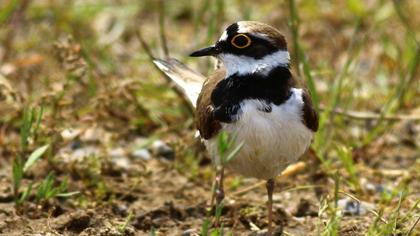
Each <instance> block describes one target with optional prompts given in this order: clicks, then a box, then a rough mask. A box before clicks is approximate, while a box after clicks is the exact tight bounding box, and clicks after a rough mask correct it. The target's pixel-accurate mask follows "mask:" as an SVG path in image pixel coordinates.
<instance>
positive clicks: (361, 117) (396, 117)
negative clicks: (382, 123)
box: [320, 107, 420, 121]
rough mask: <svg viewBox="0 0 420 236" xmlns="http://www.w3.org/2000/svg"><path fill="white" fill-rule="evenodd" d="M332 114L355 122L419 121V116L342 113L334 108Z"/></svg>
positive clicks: (323, 109)
mask: <svg viewBox="0 0 420 236" xmlns="http://www.w3.org/2000/svg"><path fill="white" fill-rule="evenodd" d="M325 109H326V108H325V107H320V110H321V111H325ZM331 112H332V113H334V114H336V115H341V116H345V117H349V118H351V119H356V120H379V119H382V120H387V121H399V120H414V121H415V120H420V115H415V114H411V115H397V114H394V115H385V116H384V115H381V114H378V113H372V112H365V111H344V110H342V109H340V108H336V109H334V110H333V111H331Z"/></svg>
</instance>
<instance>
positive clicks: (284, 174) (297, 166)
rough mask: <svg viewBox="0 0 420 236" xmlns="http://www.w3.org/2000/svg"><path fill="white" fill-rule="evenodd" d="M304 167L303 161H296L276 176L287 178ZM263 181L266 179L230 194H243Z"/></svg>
mask: <svg viewBox="0 0 420 236" xmlns="http://www.w3.org/2000/svg"><path fill="white" fill-rule="evenodd" d="M305 167H306V164H305V163H304V162H301V161H300V162H297V163H295V164H293V165H290V166H288V167H287V168H286V169H285V170H284V171H283V172H282V173H281V175H280V176H279V177H277V178H281V179H284V178H288V177H289V176H292V175H294V174H296V173H298V172H299V171H301V170H302V169H304V168H305ZM265 183H266V181H259V182H258V183H256V184H254V185H251V186H249V187H246V188H243V189H240V190H238V191H236V192H233V193H232V194H231V195H232V196H241V195H244V194H245V193H247V192H249V191H252V190H254V189H257V188H259V187H261V186H264V185H265Z"/></svg>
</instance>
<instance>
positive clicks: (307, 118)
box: [302, 89, 318, 132]
mask: <svg viewBox="0 0 420 236" xmlns="http://www.w3.org/2000/svg"><path fill="white" fill-rule="evenodd" d="M302 99H303V102H304V105H303V108H302V109H303V123H305V125H306V127H308V129H310V130H312V131H314V132H316V131H317V130H318V114H317V112H316V110H315V108H314V107H313V105H312V99H311V95H310V94H309V91H308V90H306V89H303V93H302Z"/></svg>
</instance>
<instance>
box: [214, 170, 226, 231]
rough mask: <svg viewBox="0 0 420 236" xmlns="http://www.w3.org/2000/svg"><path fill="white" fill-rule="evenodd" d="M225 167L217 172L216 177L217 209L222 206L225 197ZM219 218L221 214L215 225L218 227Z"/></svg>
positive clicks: (217, 217)
mask: <svg viewBox="0 0 420 236" xmlns="http://www.w3.org/2000/svg"><path fill="white" fill-rule="evenodd" d="M224 172H225V171H224V167H223V166H222V167H221V168H220V169H219V171H218V174H217V177H216V193H215V195H216V211H217V210H218V209H219V208H220V207H221V203H222V201H223V199H224V198H225V192H224V190H223V177H224ZM219 218H220V216H216V221H215V225H216V227H218V226H219Z"/></svg>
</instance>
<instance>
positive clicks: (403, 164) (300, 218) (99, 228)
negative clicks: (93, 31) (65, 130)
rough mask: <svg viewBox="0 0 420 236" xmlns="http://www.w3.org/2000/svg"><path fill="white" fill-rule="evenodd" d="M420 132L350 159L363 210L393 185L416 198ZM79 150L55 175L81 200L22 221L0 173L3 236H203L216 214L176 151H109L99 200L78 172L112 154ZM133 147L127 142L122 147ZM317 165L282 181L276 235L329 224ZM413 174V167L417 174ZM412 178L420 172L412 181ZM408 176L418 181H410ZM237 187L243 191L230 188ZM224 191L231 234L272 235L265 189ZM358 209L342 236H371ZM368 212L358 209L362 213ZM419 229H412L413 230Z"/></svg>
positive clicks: (400, 132)
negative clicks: (143, 155)
mask: <svg viewBox="0 0 420 236" xmlns="http://www.w3.org/2000/svg"><path fill="white" fill-rule="evenodd" d="M90 131H92V132H104V131H98V130H96V131H93V130H90ZM90 131H87V132H90ZM419 131H420V126H419V124H413V123H411V122H405V123H401V124H399V125H397V126H396V128H395V131H394V132H393V133H390V134H388V135H386V136H385V137H384V138H382V139H380V140H378V141H377V142H376V143H375V144H374V145H371V147H370V148H366V149H361V150H357V151H355V152H354V155H356V153H357V160H358V161H357V166H358V168H359V169H361V170H363V171H362V172H361V173H360V176H361V177H362V179H363V180H364V186H363V191H364V192H365V193H370V194H369V195H370V197H369V199H366V200H368V201H371V202H372V201H374V199H375V198H379V196H380V195H381V194H382V192H383V191H392V188H393V187H394V185H395V183H398V182H400V181H407V187H408V188H410V189H413V190H415V189H417V190H418V189H420V182H419V181H418V178H419V177H420V176H419V172H418V158H419V153H418V152H417V150H416V149H415V148H414V147H415V146H416V145H419V141H420V132H419ZM102 134H103V135H101V136H98V137H104V133H102ZM109 135H111V136H112V134H109ZM105 136H107V135H105ZM81 140H83V138H82V139H81ZM81 140H79V141H77V142H78V144H77V145H76V144H74V143H70V144H69V146H68V147H66V148H65V149H67V150H62V151H63V152H67V153H69V154H71V155H69V157H70V156H72V155H79V157H80V158H82V160H77V161H74V160H72V161H71V162H70V163H65V165H61V164H60V163H57V165H56V168H57V171H62V172H65V173H68V172H70V173H71V174H70V178H72V179H73V181H72V182H71V185H70V186H69V189H85V191H86V192H83V195H84V197H80V198H77V197H76V198H73V199H72V198H70V199H66V200H63V199H60V198H58V199H50V200H48V201H46V202H43V203H42V204H34V203H31V202H28V203H25V205H24V209H23V210H22V211H21V212H18V211H17V210H16V209H15V206H14V202H13V194H12V188H11V180H10V175H9V173H10V171H11V170H10V168H8V167H6V168H2V169H1V173H0V180H1V185H0V186H1V189H0V191H1V192H0V222H1V223H0V232H1V234H2V235H34V234H37V235H150V232H151V229H152V228H154V229H155V230H156V231H155V232H156V234H157V235H195V234H194V233H199V232H200V230H201V227H202V224H203V221H204V219H205V218H206V217H207V216H209V215H211V214H212V213H209V203H210V198H211V183H212V182H211V180H210V179H208V178H207V180H203V173H200V175H201V176H189V175H188V174H185V173H182V171H181V169H178V170H177V168H174V166H175V162H176V161H175V159H176V158H178V157H175V156H174V153H172V150H170V149H168V150H166V152H163V153H156V150H151V152H152V153H154V154H153V155H152V156H151V157H150V158H147V159H146V160H144V159H140V158H138V157H137V158H136V157H133V156H131V157H130V156H129V155H126V154H125V153H124V152H118V151H116V149H114V150H108V155H104V156H102V157H101V158H105V160H103V164H102V166H101V167H100V170H98V171H99V172H98V173H97V174H99V173H100V175H97V176H96V177H95V173H90V174H91V175H92V176H91V178H101V180H100V181H101V182H102V181H103V182H104V183H106V190H102V191H103V193H91V192H90V190H89V188H86V184H89V183H86V180H83V177H81V176H78V175H79V174H80V173H82V170H81V169H80V168H82V169H83V168H85V167H84V166H83V165H84V164H83V162H85V161H87V160H86V159H85V158H92V156H89V155H83V154H86V153H88V152H90V151H91V150H96V151H99V150H101V147H102V148H103V147H104V146H106V144H104V143H101V142H100V140H89V142H90V143H91V144H87V143H88V141H81ZM94 141H96V142H94ZM141 141H142V139H141V138H135V139H134V140H131V143H136V142H141ZM168 142H169V143H171V141H168ZM92 143H94V144H92ZM173 143H174V142H173ZM197 143H198V142H197ZM401 143H403V144H401ZM120 145H121V144H120ZM129 145H130V142H129V141H128V143H126V144H123V145H122V147H124V146H129ZM197 145H198V144H197ZM198 146H199V145H198ZM70 147H71V148H70ZM95 148H97V149H95ZM198 148H200V147H198ZM161 151H162V150H161ZM75 152H82V154H75ZM83 152H86V153H83ZM99 152H100V151H99ZM372 153H374V154H375V155H372ZM116 160H117V161H116ZM302 163H303V164H302ZM3 164H4V163H3ZM44 164H45V165H46V164H47V163H39V165H40V166H41V167H42V166H43V165H44ZM319 165H320V164H319V161H317V159H316V158H315V157H314V156H313V154H310V153H308V155H306V156H305V157H303V158H302V160H301V163H300V164H299V165H298V166H299V167H298V168H297V171H295V172H294V173H293V174H291V175H288V176H286V177H281V178H279V179H278V181H277V184H276V191H275V195H274V215H275V217H274V219H275V220H274V222H275V224H276V225H277V227H278V228H280V229H278V230H279V231H282V232H283V233H284V234H285V235H319V234H320V230H321V229H322V228H323V226H324V225H325V224H326V221H327V220H328V218H326V217H325V216H323V215H321V216H320V215H319V212H320V210H319V209H320V207H321V204H322V203H321V198H325V196H328V195H330V194H332V189H334V182H333V180H332V179H331V178H330V177H328V176H327V175H325V173H323V172H322V171H320V169H321V168H320V166H319ZM416 165H417V167H416V168H413V166H416ZM2 166H3V165H2ZM9 167H10V166H9ZM199 168H202V169H206V170H211V169H212V168H211V165H210V162H209V160H208V159H207V157H203V160H202V161H201V163H200V166H199ZM414 171H417V172H415V173H413V172H414ZM37 172H39V170H33V172H31V173H29V174H28V178H29V179H30V178H35V177H36V176H37V175H39V174H41V173H37ZM41 172H42V171H41ZM98 176H100V177H98ZM407 176H412V177H410V179H405V178H406V177H407ZM204 179H206V178H204ZM238 180H239V181H240V187H237V186H236V185H237V184H236V185H235V183H234V182H237V181H238ZM84 181H85V183H84ZM362 182H363V181H362ZM226 183H227V184H226V186H227V192H226V199H225V207H224V209H223V214H222V222H223V225H224V227H225V230H226V232H233V234H234V235H259V234H258V233H257V232H258V231H259V229H263V228H265V227H266V225H267V219H266V212H265V210H266V209H265V203H266V195H265V194H266V193H265V188H264V185H263V184H259V183H260V182H259V181H258V180H256V179H245V178H240V177H237V176H235V175H234V173H231V172H228V175H227V180H226ZM299 186H300V187H299ZM302 186H309V187H308V188H306V187H302ZM372 186H373V187H372ZM295 187H298V188H295ZM96 191H101V190H96ZM94 195H96V196H98V195H99V196H100V198H101V199H100V200H99V199H97V200H98V201H94V200H93V199H90V200H89V201H87V200H86V199H84V198H91V197H93V196H94ZM419 197H420V192H418V191H416V190H415V191H414V192H412V193H410V195H409V196H408V197H407V199H406V201H405V204H407V205H405V206H403V208H405V207H408V206H410V205H411V206H412V204H414V202H416V201H418V199H419ZM339 198H340V199H346V196H345V195H341V196H339ZM354 203H355V201H349V202H346V203H345V205H342V206H341V207H342V209H341V210H342V211H348V212H347V213H346V214H344V216H343V218H342V219H341V221H340V224H341V227H340V231H339V232H340V233H339V235H366V232H367V230H368V228H369V226H370V225H371V224H372V221H373V220H374V219H375V216H374V215H373V213H371V212H368V211H366V210H360V211H359V212H354V211H352V209H351V206H352V204H354ZM363 207H364V205H363V204H362V205H361V206H360V208H363ZM373 209H374V208H373ZM405 210H407V208H406V209H405ZM401 214H404V213H403V212H401ZM129 215H130V216H129ZM127 219H129V221H128V225H127V227H126V228H125V229H124V231H121V230H120V226H121V225H123V224H124V222H125V221H127ZM413 220H414V219H412V220H410V221H409V222H406V223H407V224H412V223H413ZM417 229H418V228H417ZM413 235H415V234H413Z"/></svg>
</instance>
